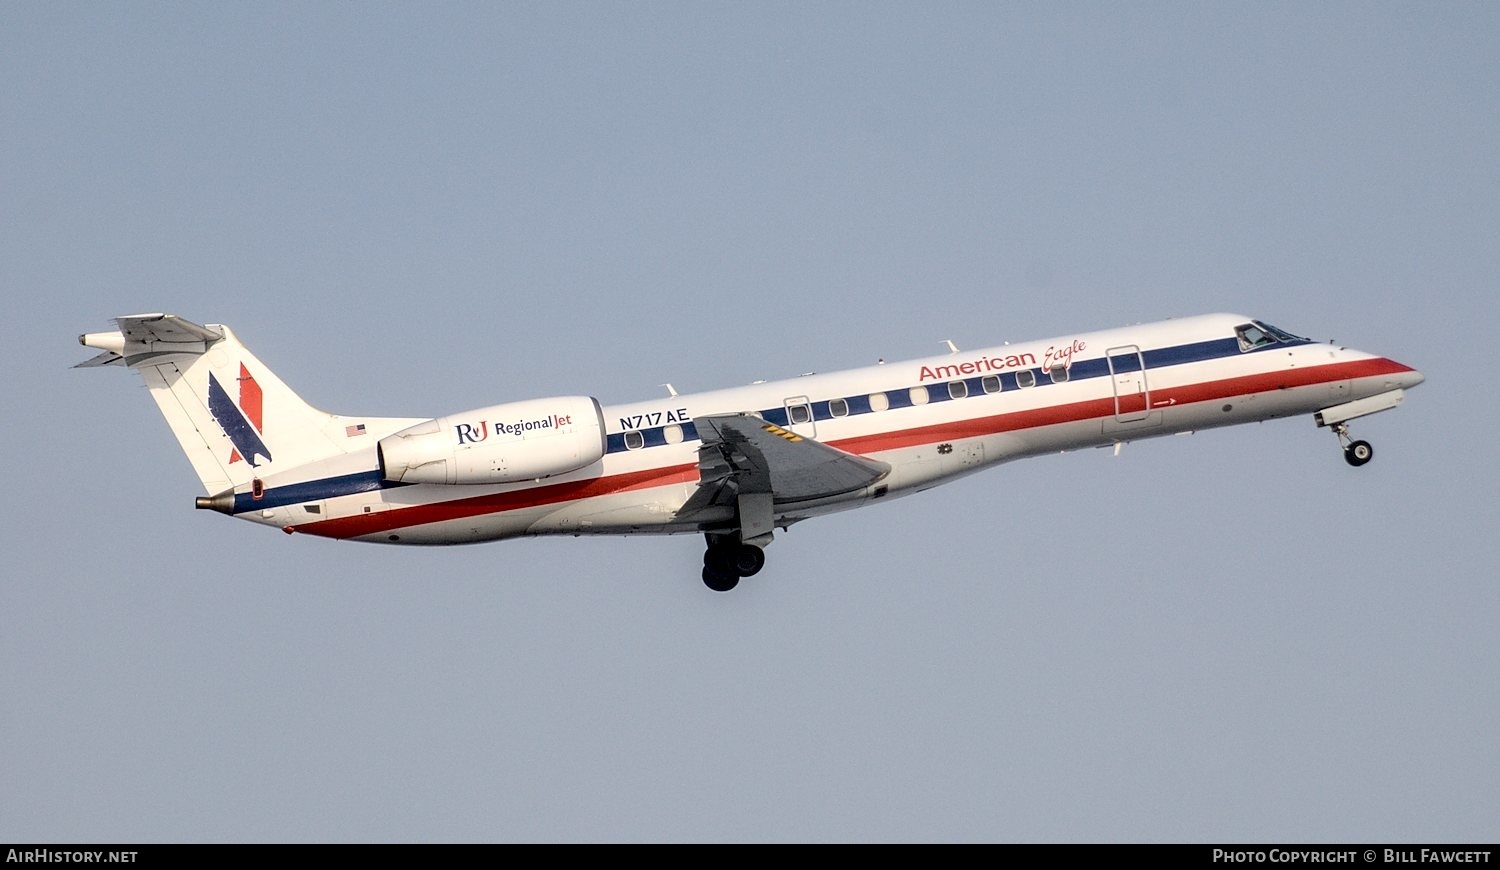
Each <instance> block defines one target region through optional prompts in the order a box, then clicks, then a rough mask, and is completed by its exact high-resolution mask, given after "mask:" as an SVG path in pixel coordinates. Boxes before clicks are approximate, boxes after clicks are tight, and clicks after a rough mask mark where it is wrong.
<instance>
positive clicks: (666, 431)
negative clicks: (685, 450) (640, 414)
mask: <svg viewBox="0 0 1500 870" xmlns="http://www.w3.org/2000/svg"><path fill="white" fill-rule="evenodd" d="M661 435H662V437H663V438H665V439H667V443H668V444H681V443H682V427H681V426H679V425H677V424H676V423H671V424H669V425H667V426H664V427H662V430H661Z"/></svg>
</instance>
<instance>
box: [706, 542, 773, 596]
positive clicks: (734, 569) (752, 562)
mask: <svg viewBox="0 0 1500 870" xmlns="http://www.w3.org/2000/svg"><path fill="white" fill-rule="evenodd" d="M706 537H707V538H708V549H707V550H705V551H703V585H705V586H707V587H708V588H710V589H712V590H713V591H715V592H728V591H729V590H731V589H733V588H734V587H735V586H737V585H739V582H740V578H741V577H754V576H755V575H756V574H759V573H760V569H761V568H764V567H765V565H766V551H765V550H763V549H761V548H760V547H757V546H756V545H754V544H742V543H740V542H739V541H738V540H736V539H735V538H732V537H729V536H727V535H707V536H706Z"/></svg>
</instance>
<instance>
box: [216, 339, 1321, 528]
mask: <svg viewBox="0 0 1500 870" xmlns="http://www.w3.org/2000/svg"><path fill="white" fill-rule="evenodd" d="M1314 343H1315V342H1313V341H1311V340H1310V339H1304V340H1301V341H1295V342H1292V341H1281V342H1277V343H1275V344H1269V345H1266V346H1264V347H1258V348H1254V349H1252V350H1248V351H1243V350H1241V349H1240V345H1239V341H1238V339H1235V338H1216V339H1211V340H1209V341H1199V342H1194V343H1192V344H1183V345H1177V346H1175V347H1164V348H1158V349H1155V350H1145V351H1142V352H1141V356H1142V358H1143V359H1144V361H1145V367H1146V369H1147V370H1150V369H1160V368H1166V367H1168V366H1176V365H1184V364H1187V363H1195V362H1204V361H1207V360H1212V359H1222V358H1226V357H1236V356H1243V355H1246V354H1252V353H1259V352H1261V351H1264V350H1270V349H1273V348H1287V347H1296V346H1299V345H1304V344H1314ZM1115 359H1116V367H1117V369H1118V370H1120V371H1136V370H1138V369H1137V366H1136V365H1135V355H1134V354H1130V355H1127V356H1124V357H1116V358H1115ZM1122 362H1123V363H1124V364H1123V365H1122ZM1126 366H1128V368H1127V367H1126ZM1020 371H1026V369H1021V370H1020ZM1029 371H1030V372H1031V374H1032V377H1033V378H1035V381H1036V383H1035V386H1033V387H1021V386H1020V385H1019V384H1018V383H1017V382H1016V370H1012V371H1007V372H1003V373H998V374H996V375H992V376H991V377H997V378H999V379H1000V392H1002V393H1007V392H1013V391H1015V390H1020V389H1037V388H1042V387H1050V386H1053V382H1052V379H1051V378H1050V377H1048V376H1047V372H1046V370H1045V369H1041V368H1032V369H1030V370H1029ZM1109 374H1110V370H1109V361H1108V360H1106V359H1104V358H1103V357H1100V358H1097V359H1085V360H1078V361H1077V362H1075V363H1073V365H1072V366H1070V367H1069V368H1068V381H1065V382H1064V383H1067V382H1071V381H1082V380H1088V379H1090V378H1100V377H1109ZM984 378H985V376H983V375H981V376H977V377H971V378H963V379H961V380H962V381H963V383H964V385H965V386H966V387H967V389H968V395H967V396H965V397H964V398H969V399H972V398H975V397H978V396H986V395H996V394H995V393H986V392H985V391H984ZM948 383H949V382H948V381H930V382H927V383H923V384H917V385H916V386H920V387H923V388H925V389H926V390H927V395H928V402H929V403H933V402H947V401H962V400H961V399H953V398H952V396H951V395H949V393H948ZM912 389H914V387H905V388H902V387H897V388H894V389H890V390H880V391H877V392H883V393H885V396H886V400H887V401H888V402H889V405H890V408H889V409H890V410H892V411H895V410H898V409H901V408H910V407H913V406H914V403H913V402H912V400H911V391H912ZM226 398H227V397H226ZM838 398H843V400H844V401H845V402H847V403H848V404H849V413H848V414H845V415H842V416H845V417H855V416H859V415H862V414H873V413H877V412H876V411H875V410H874V409H873V408H872V407H871V406H870V394H866V393H861V394H860V395H857V396H843V397H839V396H832V397H830V398H828V399H817V400H815V401H813V402H811V403H810V404H811V405H812V409H813V419H814V420H818V421H822V420H832V419H839V418H835V417H834V416H833V413H832V412H831V411H830V410H829V408H828V403H829V402H830V401H833V400H835V399H838ZM759 413H760V416H761V417H762V418H763V419H764V420H765V421H766V422H768V423H774V424H775V425H777V426H783V427H785V426H788V425H790V424H789V422H788V419H787V411H786V408H785V407H784V406H778V407H775V408H767V409H765V410H763V411H760V412H759ZM671 425H679V426H681V428H682V438H683V441H696V440H698V429H697V427H696V426H694V425H693V424H692V423H691V422H684V423H681V424H671ZM632 431H638V432H640V433H641V439H642V441H643V442H644V443H643V444H642V446H641V447H638V448H636V449H637V450H644V449H647V448H650V447H663V446H665V445H667V444H668V443H670V442H668V441H667V436H666V426H656V427H652V428H649V429H639V430H632ZM629 449H630V448H627V447H626V446H625V433H624V432H612V433H609V434H607V435H606V436H605V452H606V453H624V452H627V451H628V450H629ZM242 452H243V451H242ZM409 485H410V484H405V483H393V482H391V481H388V480H385V479H383V478H382V477H381V476H380V471H379V469H373V470H370V471H363V472H359V473H357V474H346V475H343V476H341V477H331V478H325V479H323V480H311V481H307V482H305V483H293V484H287V485H285V486H278V487H276V488H274V489H268V490H266V491H265V493H264V494H263V495H262V496H261V497H260V498H259V499H254V498H252V497H251V494H250V493H248V492H243V493H237V494H236V495H235V497H234V510H235V513H241V512H244V511H250V510H263V509H266V508H273V507H282V506H285V505H291V504H302V503H305V502H312V501H320V500H322V499H328V498H336V497H338V496H341V495H352V494H354V493H359V492H368V491H370V490H375V489H386V488H391V487H397V486H409Z"/></svg>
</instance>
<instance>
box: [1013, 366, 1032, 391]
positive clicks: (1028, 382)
mask: <svg viewBox="0 0 1500 870" xmlns="http://www.w3.org/2000/svg"><path fill="white" fill-rule="evenodd" d="M1016 386H1018V387H1021V388H1023V389H1024V388H1026V387H1034V386H1036V372H1033V371H1032V370H1031V369H1021V370H1020V371H1018V372H1016Z"/></svg>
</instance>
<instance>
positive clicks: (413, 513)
mask: <svg viewBox="0 0 1500 870" xmlns="http://www.w3.org/2000/svg"><path fill="white" fill-rule="evenodd" d="M697 482H698V466H697V464H696V463H695V464H692V465H672V466H668V467H666V468H651V469H647V470H645V471H631V472H627V473H625V474H615V475H611V476H609V477H596V478H593V479H592V480H575V481H571V482H569V483H554V484H549V485H545V486H536V487H532V488H531V489H522V490H517V491H515V492H493V493H489V494H488V495H476V496H474V497H472V498H460V499H455V500H453V501H443V502H436V503H433V504H420V505H413V506H411V507H405V508H398V507H393V508H391V509H390V510H386V511H379V512H377V513H369V514H355V515H353V516H348V517H339V518H337V519H332V520H321V521H319V522H316V523H308V524H306V525H298V526H296V528H295V530H296V531H299V532H306V533H307V534H310V535H322V536H324V537H328V538H358V537H360V536H362V535H373V534H376V533H377V532H388V531H391V530H392V529H401V528H405V527H407V526H420V525H426V524H427V523H441V522H444V521H446V520H461V519H466V518H468V517H477V516H483V515H485V514H494V513H503V512H505V511H513V510H520V509H522V508H530V507H539V506H541V505H547V504H561V503H563V502H570V501H578V500H580V499H585V498H593V497H595V496H601V495H610V494H612V493H617V492H631V491H633V490H637V489H650V488H652V487H656V486H668V485H670V484H674V483H697Z"/></svg>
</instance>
